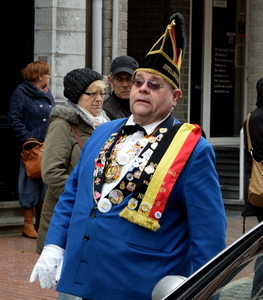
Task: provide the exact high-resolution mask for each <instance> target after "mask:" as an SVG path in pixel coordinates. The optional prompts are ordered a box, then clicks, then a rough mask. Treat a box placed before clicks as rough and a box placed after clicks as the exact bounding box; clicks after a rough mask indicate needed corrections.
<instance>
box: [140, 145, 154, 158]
mask: <svg viewBox="0 0 263 300" xmlns="http://www.w3.org/2000/svg"><path fill="white" fill-rule="evenodd" d="M152 154H153V150H152V149H150V148H149V149H147V150H146V151H145V152H144V153H143V155H142V156H143V157H144V158H146V159H147V160H149V158H150V157H151V155H152Z"/></svg>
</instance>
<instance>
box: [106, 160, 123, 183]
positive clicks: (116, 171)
mask: <svg viewBox="0 0 263 300" xmlns="http://www.w3.org/2000/svg"><path fill="white" fill-rule="evenodd" d="M120 174H121V167H120V165H119V164H117V163H114V162H113V163H112V162H111V163H109V164H108V166H107V168H106V171H105V182H106V183H112V182H114V181H116V180H117V179H119V177H120Z"/></svg>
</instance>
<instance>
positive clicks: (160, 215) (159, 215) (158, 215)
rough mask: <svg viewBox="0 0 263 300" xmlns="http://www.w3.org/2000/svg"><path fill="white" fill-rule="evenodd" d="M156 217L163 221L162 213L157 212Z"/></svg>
mask: <svg viewBox="0 0 263 300" xmlns="http://www.w3.org/2000/svg"><path fill="white" fill-rule="evenodd" d="M154 216H155V218H156V219H161V217H162V213H161V212H159V211H157V212H156V213H155V214H154Z"/></svg>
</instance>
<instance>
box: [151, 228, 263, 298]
mask: <svg viewBox="0 0 263 300" xmlns="http://www.w3.org/2000/svg"><path fill="white" fill-rule="evenodd" d="M177 277H178V276H177ZM177 279H178V278H177ZM160 282H161V281H160ZM174 282H175V281H174ZM179 282H180V283H179V284H173V280H171V278H170V280H169V284H167V285H165V280H164V284H161V285H160V288H161V289H160V290H159V291H160V292H161V293H160V295H163V296H160V298H156V299H158V300H159V299H161V300H164V299H165V300H235V299H236V300H243V299H255V300H256V299H262V300H263V222H261V223H259V224H258V225H256V226H255V227H254V228H252V229H251V230H250V231H249V232H247V233H246V234H244V235H243V236H242V237H240V238H239V239H238V240H236V241H235V242H234V243H232V244H231V245H230V246H229V247H227V248H226V249H224V250H223V251H221V252H220V253H219V254H218V255H216V256H215V257H214V258H213V259H211V260H210V261H209V262H208V263H206V264H205V265H204V266H203V267H201V268H200V269H199V270H197V271H196V272H195V273H194V274H192V275H191V276H189V277H188V278H187V279H184V280H181V281H179ZM167 287H169V288H167ZM157 294H158V293H156V295H157Z"/></svg>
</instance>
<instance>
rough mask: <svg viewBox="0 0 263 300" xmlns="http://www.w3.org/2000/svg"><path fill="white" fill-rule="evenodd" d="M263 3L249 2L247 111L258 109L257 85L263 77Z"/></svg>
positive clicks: (259, 0)
mask: <svg viewBox="0 0 263 300" xmlns="http://www.w3.org/2000/svg"><path fill="white" fill-rule="evenodd" d="M262 11H263V3H262V1H261V0H250V2H249V17H248V20H249V32H248V35H247V38H248V53H247V57H248V93H247V95H248V103H247V111H251V110H253V109H255V108H256V106H255V103H256V100H257V92H256V83H257V81H258V79H259V78H261V77H262V76H263V51H262V49H263V31H262V27H263V18H262Z"/></svg>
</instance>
